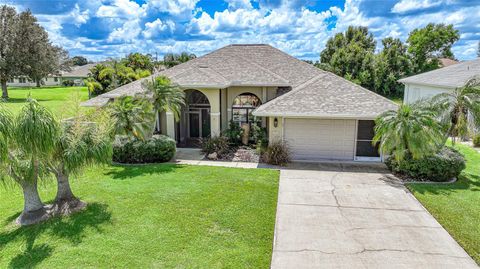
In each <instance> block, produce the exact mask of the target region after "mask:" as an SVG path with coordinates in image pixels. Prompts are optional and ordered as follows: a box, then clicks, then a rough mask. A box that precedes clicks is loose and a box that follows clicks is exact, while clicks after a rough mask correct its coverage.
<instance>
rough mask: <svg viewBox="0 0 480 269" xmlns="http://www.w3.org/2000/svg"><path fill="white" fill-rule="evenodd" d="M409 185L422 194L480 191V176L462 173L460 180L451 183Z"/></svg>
mask: <svg viewBox="0 0 480 269" xmlns="http://www.w3.org/2000/svg"><path fill="white" fill-rule="evenodd" d="M408 187H409V188H410V189H411V190H413V191H415V192H418V193H421V194H426V193H428V194H442V195H448V194H450V193H454V192H456V191H458V190H470V191H473V192H478V191H480V176H478V175H474V174H469V173H462V174H461V175H460V176H459V178H458V180H457V181H456V182H454V183H451V184H415V183H412V184H408Z"/></svg>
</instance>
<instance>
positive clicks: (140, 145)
mask: <svg viewBox="0 0 480 269" xmlns="http://www.w3.org/2000/svg"><path fill="white" fill-rule="evenodd" d="M175 152H176V146H175V140H173V139H171V138H170V137H168V136H165V135H155V136H153V137H152V138H150V139H147V140H145V141H142V140H138V139H131V138H129V139H125V138H123V139H117V141H115V143H114V145H113V161H115V162H119V163H161V162H168V161H170V160H171V159H172V158H173V156H174V155H175Z"/></svg>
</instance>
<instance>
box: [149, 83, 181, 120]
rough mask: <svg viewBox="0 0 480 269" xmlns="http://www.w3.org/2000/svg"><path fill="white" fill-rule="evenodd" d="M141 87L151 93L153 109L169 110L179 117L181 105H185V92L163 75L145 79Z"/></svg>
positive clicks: (159, 110)
mask: <svg viewBox="0 0 480 269" xmlns="http://www.w3.org/2000/svg"><path fill="white" fill-rule="evenodd" d="M142 87H143V88H144V89H145V90H146V92H147V94H148V95H151V97H152V100H153V107H154V109H155V111H157V112H162V111H171V112H172V113H173V114H174V116H175V118H176V119H178V118H180V113H181V111H182V106H184V105H185V93H184V91H183V90H182V89H181V88H180V87H179V86H178V85H176V84H174V83H172V82H171V81H170V79H168V78H167V77H165V76H159V77H156V78H152V79H151V80H146V81H144V82H143V84H142Z"/></svg>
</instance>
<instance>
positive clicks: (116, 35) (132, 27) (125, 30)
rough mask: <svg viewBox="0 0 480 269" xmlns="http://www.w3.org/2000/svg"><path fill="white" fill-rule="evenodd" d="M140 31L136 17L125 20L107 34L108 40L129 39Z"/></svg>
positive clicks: (132, 38) (136, 35) (133, 37)
mask: <svg viewBox="0 0 480 269" xmlns="http://www.w3.org/2000/svg"><path fill="white" fill-rule="evenodd" d="M140 32H142V28H141V27H140V21H139V20H138V19H135V20H128V21H126V22H125V23H124V24H123V26H122V27H119V28H116V29H115V30H113V31H112V32H111V33H110V35H109V36H108V41H109V42H112V41H131V40H134V39H135V38H136V37H138V35H139V34H140Z"/></svg>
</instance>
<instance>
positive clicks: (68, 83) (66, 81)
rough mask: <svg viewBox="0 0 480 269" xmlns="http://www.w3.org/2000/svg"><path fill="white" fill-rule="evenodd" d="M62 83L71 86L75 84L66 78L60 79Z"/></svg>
mask: <svg viewBox="0 0 480 269" xmlns="http://www.w3.org/2000/svg"><path fill="white" fill-rule="evenodd" d="M62 85H63V86H65V87H71V86H73V85H75V82H73V80H70V79H67V80H63V81H62Z"/></svg>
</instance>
